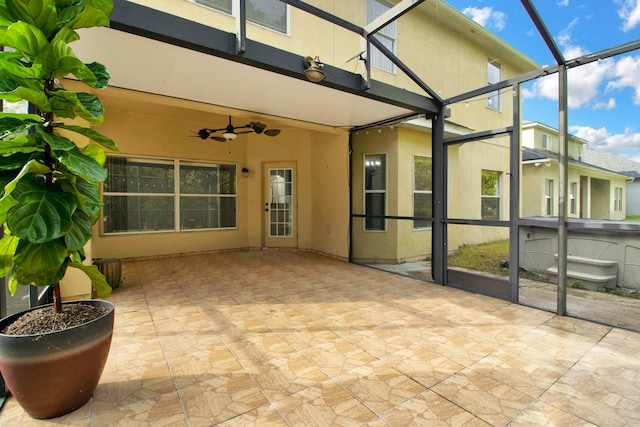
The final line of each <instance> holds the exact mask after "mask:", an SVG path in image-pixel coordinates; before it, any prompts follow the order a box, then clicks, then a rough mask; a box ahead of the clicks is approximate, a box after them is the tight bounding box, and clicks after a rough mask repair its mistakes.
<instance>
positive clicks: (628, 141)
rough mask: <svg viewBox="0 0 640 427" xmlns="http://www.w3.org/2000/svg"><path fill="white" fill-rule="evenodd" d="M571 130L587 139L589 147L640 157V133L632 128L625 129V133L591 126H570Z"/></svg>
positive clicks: (624, 155) (605, 151)
mask: <svg viewBox="0 0 640 427" xmlns="http://www.w3.org/2000/svg"><path fill="white" fill-rule="evenodd" d="M569 131H570V132H571V133H572V134H573V135H575V136H577V137H579V138H582V139H584V140H586V141H589V148H591V149H592V150H596V151H600V152H603V153H609V154H613V155H615V156H620V157H625V158H628V159H631V160H636V159H637V158H638V157H640V154H639V150H640V133H638V132H634V130H633V129H632V128H627V129H625V131H624V133H619V134H610V133H609V131H608V130H607V128H605V127H601V128H599V129H594V128H592V127H589V126H570V127H569Z"/></svg>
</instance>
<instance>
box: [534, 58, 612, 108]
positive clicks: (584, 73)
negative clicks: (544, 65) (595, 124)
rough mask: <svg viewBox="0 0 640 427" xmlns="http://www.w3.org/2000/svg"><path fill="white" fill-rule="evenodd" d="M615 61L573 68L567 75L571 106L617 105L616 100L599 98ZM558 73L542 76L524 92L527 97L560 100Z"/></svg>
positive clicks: (597, 106)
mask: <svg viewBox="0 0 640 427" xmlns="http://www.w3.org/2000/svg"><path fill="white" fill-rule="evenodd" d="M613 68H614V62H613V60H611V59H605V60H602V61H597V62H592V63H590V64H586V65H583V66H581V67H575V68H571V69H570V70H569V72H568V75H567V81H568V84H569V91H568V96H569V97H568V99H567V104H568V106H569V108H585V107H591V108H602V107H603V106H610V107H614V106H615V100H612V99H609V100H608V101H606V102H605V101H602V100H599V99H598V95H599V93H600V88H601V87H602V85H603V84H605V82H606V81H607V78H608V77H610V74H611V70H612V69H613ZM558 90H559V89H558V74H557V73H556V74H552V75H549V76H546V77H542V78H540V79H538V80H536V81H535V83H534V84H533V88H532V89H531V90H528V91H524V92H523V96H524V97H525V98H544V99H550V100H554V101H557V100H558Z"/></svg>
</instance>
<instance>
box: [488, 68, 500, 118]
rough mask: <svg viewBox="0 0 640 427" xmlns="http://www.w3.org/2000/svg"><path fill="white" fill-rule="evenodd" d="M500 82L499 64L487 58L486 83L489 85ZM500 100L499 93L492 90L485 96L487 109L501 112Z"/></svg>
mask: <svg viewBox="0 0 640 427" xmlns="http://www.w3.org/2000/svg"><path fill="white" fill-rule="evenodd" d="M501 80H502V69H501V68H500V63H499V62H498V61H494V60H493V59H491V58H489V61H488V62H487V83H489V84H490V85H492V84H495V83H499V82H500V81H501ZM501 104H502V103H501V100H500V91H499V90H494V91H492V92H489V93H488V94H487V107H489V108H491V109H492V110H497V111H502V105H501Z"/></svg>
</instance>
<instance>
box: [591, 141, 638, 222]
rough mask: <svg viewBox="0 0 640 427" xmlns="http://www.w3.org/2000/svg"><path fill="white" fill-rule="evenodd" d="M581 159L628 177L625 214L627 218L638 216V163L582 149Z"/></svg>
mask: <svg viewBox="0 0 640 427" xmlns="http://www.w3.org/2000/svg"><path fill="white" fill-rule="evenodd" d="M582 158H583V160H584V162H585V163H589V164H592V165H595V166H599V167H601V168H605V169H609V170H612V171H615V172H618V173H621V174H623V175H626V176H627V177H629V179H628V180H627V186H626V190H625V192H626V198H625V209H624V210H625V214H626V215H627V216H635V217H637V216H640V163H639V162H634V161H633V160H629V159H625V158H622V157H618V156H614V155H612V154H607V153H601V152H599V151H595V150H591V149H589V148H587V147H585V148H584V151H583V153H582Z"/></svg>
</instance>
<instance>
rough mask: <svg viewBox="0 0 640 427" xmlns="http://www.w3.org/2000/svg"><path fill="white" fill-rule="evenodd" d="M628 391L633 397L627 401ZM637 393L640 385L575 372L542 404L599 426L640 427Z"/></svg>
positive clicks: (547, 392)
mask: <svg viewBox="0 0 640 427" xmlns="http://www.w3.org/2000/svg"><path fill="white" fill-rule="evenodd" d="M625 388H626V390H625ZM629 388H631V391H632V394H631V396H630V397H627V396H625V395H624V393H625V391H629ZM637 390H638V386H637V384H630V382H629V381H620V380H619V379H618V378H616V377H613V376H610V375H599V374H597V373H594V372H592V371H589V370H586V369H580V368H574V369H571V370H570V371H569V372H568V373H567V374H566V375H564V376H563V377H562V378H561V379H560V380H559V381H558V382H557V383H556V384H554V385H553V386H551V387H550V388H549V390H547V391H546V392H545V393H544V394H543V395H542V396H541V397H540V400H542V401H544V402H546V403H548V404H549V405H553V406H554V407H556V408H559V409H561V410H562V411H564V412H568V413H570V414H572V415H575V416H577V417H580V418H582V419H584V420H586V421H588V422H591V423H593V424H596V425H599V426H604V425H616V426H625V425H628V426H633V425H636V426H637V425H640V400H637ZM634 399H636V400H634Z"/></svg>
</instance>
